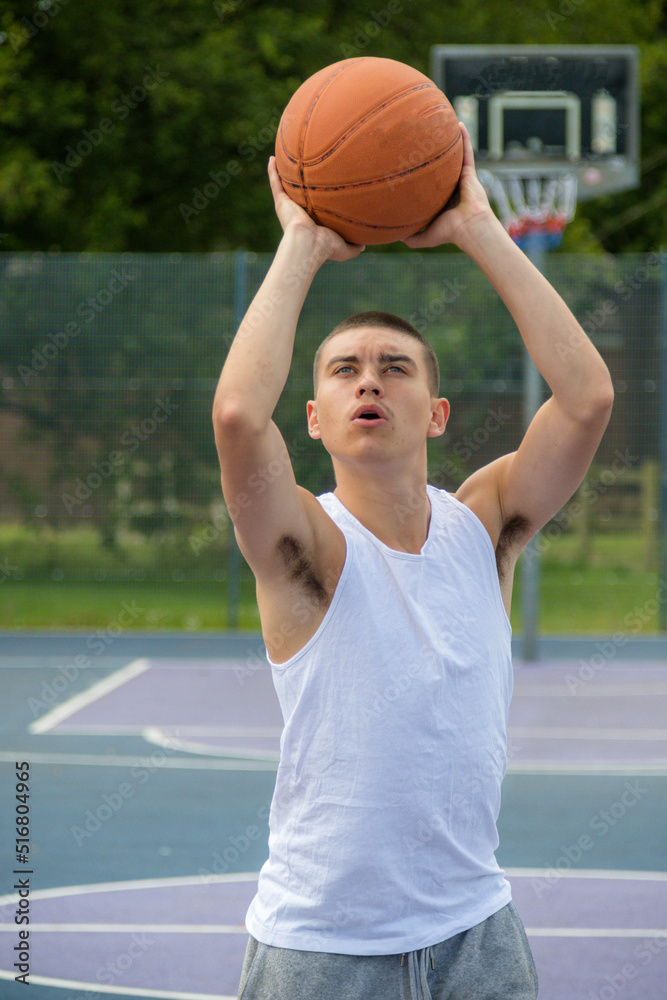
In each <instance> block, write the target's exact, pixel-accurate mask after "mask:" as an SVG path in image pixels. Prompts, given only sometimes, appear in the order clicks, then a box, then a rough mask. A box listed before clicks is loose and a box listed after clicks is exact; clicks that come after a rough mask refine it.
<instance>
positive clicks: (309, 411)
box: [306, 399, 321, 441]
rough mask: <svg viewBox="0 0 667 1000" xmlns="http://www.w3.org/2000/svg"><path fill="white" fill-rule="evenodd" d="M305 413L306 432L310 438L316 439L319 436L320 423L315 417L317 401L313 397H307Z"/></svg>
mask: <svg viewBox="0 0 667 1000" xmlns="http://www.w3.org/2000/svg"><path fill="white" fill-rule="evenodd" d="M306 415H307V417H308V433H309V434H310V436H311V438H314V440H316V441H318V440H319V439H320V437H321V434H320V425H319V422H318V419H317V403H316V402H315V400H314V399H309V400H308V402H307V403H306Z"/></svg>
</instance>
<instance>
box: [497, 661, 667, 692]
mask: <svg viewBox="0 0 667 1000" xmlns="http://www.w3.org/2000/svg"><path fill="white" fill-rule="evenodd" d="M538 669H539V668H538ZM573 679H574V680H576V681H577V684H578V685H579V688H578V689H577V690H576V691H570V689H569V688H568V687H567V681H565V680H563V682H562V684H539V683H535V684H521V683H517V684H515V685H514V690H513V695H514V697H515V698H530V697H531V696H533V695H535V696H536V697H540V698H543V697H554V698H582V697H585V698H627V697H628V696H633V695H635V696H636V695H651V696H652V697H655V696H656V695H664V694H667V683H662V682H661V683H658V684H651V683H648V684H641V683H639V682H638V683H637V684H590V683H588V682H587V681H582V680H580V679H579V678H577V677H574V678H573Z"/></svg>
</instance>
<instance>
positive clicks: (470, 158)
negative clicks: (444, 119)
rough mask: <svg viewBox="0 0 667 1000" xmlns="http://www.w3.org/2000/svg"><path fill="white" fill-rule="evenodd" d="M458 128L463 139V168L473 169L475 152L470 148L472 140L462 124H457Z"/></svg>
mask: <svg viewBox="0 0 667 1000" xmlns="http://www.w3.org/2000/svg"><path fill="white" fill-rule="evenodd" d="M459 128H460V129H461V138H462V139H463V165H462V168H461V169H463V167H472V168H473V170H474V169H475V151H474V149H473V148H472V139H471V138H470V133H469V132H468V129H467V128H466V127H465V125H464V124H463V122H459Z"/></svg>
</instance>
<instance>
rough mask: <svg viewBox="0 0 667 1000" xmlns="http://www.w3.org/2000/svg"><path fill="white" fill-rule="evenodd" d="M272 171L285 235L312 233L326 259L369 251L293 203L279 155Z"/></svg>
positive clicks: (274, 195)
mask: <svg viewBox="0 0 667 1000" xmlns="http://www.w3.org/2000/svg"><path fill="white" fill-rule="evenodd" d="M268 170H269V183H270V184H271V193H272V195H273V201H274V204H275V207H276V215H277V216H278V221H279V222H280V225H281V226H282V228H283V232H284V233H286V232H287V230H288V229H300V230H303V231H305V232H308V233H310V234H311V235H312V237H313V238H314V240H315V247H317V249H318V250H320V252H321V253H322V255H323V256H322V259H323V260H338V261H343V260H352V259H353V258H354V257H358V256H359V254H360V253H361V252H362V250H364V249H365V247H364V246H362V245H360V244H357V243H346V242H345V240H344V239H343V237H342V236H339V234H338V233H335V232H334V231H333V229H327V228H326V226H318V225H317V223H316V222H314V221H313V220H312V219H311V217H310V216H309V215H308V213H307V212H306V211H305V210H304V209H303V208H301V206H300V205H297V203H296V202H295V201H292V199H291V198H290V197H289V195H288V194H287V192H286V191H285V189H284V187H283V185H282V182H281V180H280V176H279V174H278V168H277V166H276V158H275V156H272V157H271V158H270V159H269V167H268ZM315 247H314V249H315Z"/></svg>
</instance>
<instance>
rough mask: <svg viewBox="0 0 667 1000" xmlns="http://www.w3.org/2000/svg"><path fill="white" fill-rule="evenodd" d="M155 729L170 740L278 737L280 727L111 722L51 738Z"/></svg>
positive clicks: (64, 731) (68, 728)
mask: <svg viewBox="0 0 667 1000" xmlns="http://www.w3.org/2000/svg"><path fill="white" fill-rule="evenodd" d="M153 728H155V729H156V730H157V731H159V732H163V733H165V734H166V735H167V736H169V737H170V738H171V733H172V732H173V733H174V734H175V735H182V734H183V733H185V734H186V735H187V737H188V738H189V737H191V736H204V737H206V736H235V737H236V736H258V737H264V736H280V735H281V733H282V731H283V727H282V726H191V725H190V724H189V723H187V722H185V723H178V724H176V723H168V724H166V725H165V724H160V725H158V726H155V727H153V726H148V727H147V726H146V723H145V722H140V723H135V724H134V725H131V726H126V725H119V724H117V723H112V722H100V723H89V724H86V725H77V723H76V722H74V723H72V724H71V725H69V726H68V725H64V726H58V732H57V733H52V735H53V736H108V735H113V736H137V735H138V736H142V735H143V733H144V732H145V731H147V730H151V729H153Z"/></svg>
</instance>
